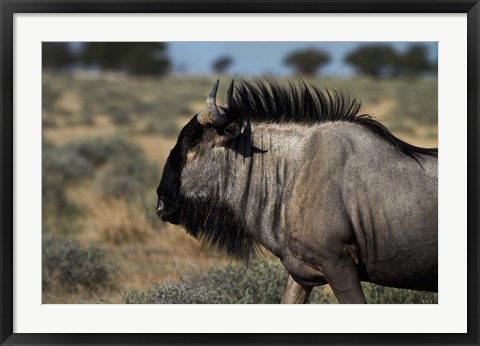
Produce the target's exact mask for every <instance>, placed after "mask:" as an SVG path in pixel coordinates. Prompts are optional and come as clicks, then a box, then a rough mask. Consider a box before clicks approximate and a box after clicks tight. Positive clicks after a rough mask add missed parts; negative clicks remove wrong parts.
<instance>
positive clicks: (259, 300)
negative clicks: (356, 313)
mask: <svg viewBox="0 0 480 346" xmlns="http://www.w3.org/2000/svg"><path fill="white" fill-rule="evenodd" d="M286 281H287V272H286V271H285V269H284V268H283V267H282V266H281V265H279V264H277V263H276V262H272V261H268V260H258V261H254V262H252V263H251V264H250V265H249V266H248V267H246V268H245V266H243V265H241V264H240V265H238V264H237V265H235V264H233V265H229V266H225V267H214V268H212V269H210V270H208V271H206V272H204V273H197V274H191V275H188V276H185V277H183V278H182V279H181V280H180V282H165V283H162V284H159V283H152V285H151V287H150V288H149V289H148V290H146V291H137V290H130V291H127V292H125V293H124V294H123V298H124V302H125V303H126V304H276V303H279V302H280V299H281V297H282V293H283V289H284V287H285V284H286ZM363 288H364V292H365V296H366V299H367V302H368V303H373V304H433V303H436V302H437V294H436V293H429V292H418V291H410V290H401V289H394V288H387V287H381V286H377V285H373V284H366V283H364V284H363ZM308 303H309V304H336V303H338V301H337V300H336V298H335V296H334V295H333V293H331V292H330V291H327V292H325V291H324V290H323V289H322V288H321V287H317V288H315V289H314V290H313V291H312V294H311V296H310V298H309V300H308Z"/></svg>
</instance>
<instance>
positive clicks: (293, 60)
mask: <svg viewBox="0 0 480 346" xmlns="http://www.w3.org/2000/svg"><path fill="white" fill-rule="evenodd" d="M329 62H330V55H329V54H328V53H327V52H325V51H322V50H319V49H314V48H309V49H304V50H298V51H294V52H292V53H290V54H289V55H287V56H286V57H285V59H284V60H283V63H284V64H285V65H288V66H291V67H293V68H294V69H295V71H296V72H297V73H299V74H302V75H305V76H313V75H315V74H316V73H317V72H319V70H320V69H321V68H322V67H323V66H325V65H326V64H328V63H329Z"/></svg>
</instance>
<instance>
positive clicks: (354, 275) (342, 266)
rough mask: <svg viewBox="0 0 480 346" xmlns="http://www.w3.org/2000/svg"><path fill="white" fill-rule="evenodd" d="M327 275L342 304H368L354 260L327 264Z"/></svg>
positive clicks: (325, 267)
mask: <svg viewBox="0 0 480 346" xmlns="http://www.w3.org/2000/svg"><path fill="white" fill-rule="evenodd" d="M324 269H325V277H326V279H327V281H328V283H329V284H330V287H331V288H332V291H333V293H334V294H335V297H337V299H338V301H339V302H340V303H341V304H366V303H367V301H366V300H365V295H364V294H363V290H362V286H361V284H360V279H359V276H358V271H357V268H356V267H355V265H354V263H353V261H339V262H337V263H335V264H330V265H325V266H324Z"/></svg>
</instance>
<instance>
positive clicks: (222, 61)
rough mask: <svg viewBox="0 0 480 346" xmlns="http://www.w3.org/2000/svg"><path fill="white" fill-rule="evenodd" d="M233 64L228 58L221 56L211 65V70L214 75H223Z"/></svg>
mask: <svg viewBox="0 0 480 346" xmlns="http://www.w3.org/2000/svg"><path fill="white" fill-rule="evenodd" d="M232 64H233V59H232V58H231V57H230V56H228V55H225V56H221V57H219V58H218V59H216V60H215V61H214V62H213V63H212V69H213V70H214V71H215V73H218V74H223V73H225V72H226V71H227V70H228V69H229V68H230V66H231V65H232Z"/></svg>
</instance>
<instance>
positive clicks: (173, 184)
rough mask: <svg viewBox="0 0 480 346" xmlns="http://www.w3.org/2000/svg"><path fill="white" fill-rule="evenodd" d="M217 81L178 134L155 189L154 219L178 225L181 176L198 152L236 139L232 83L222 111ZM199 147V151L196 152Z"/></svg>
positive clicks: (237, 118) (237, 122)
mask: <svg viewBox="0 0 480 346" xmlns="http://www.w3.org/2000/svg"><path fill="white" fill-rule="evenodd" d="M218 85H219V80H217V81H216V83H215V85H214V86H213V88H212V91H211V92H210V95H209V96H208V98H207V102H206V107H205V108H204V109H203V110H202V111H201V112H200V113H198V114H196V115H195V116H194V117H193V118H192V119H191V120H190V121H189V122H188V123H187V124H186V125H185V127H184V128H183V129H182V130H181V132H180V135H179V136H178V140H177V143H176V144H175V146H174V147H173V149H172V150H171V152H170V155H169V156H168V158H167V162H166V164H165V167H164V168H163V174H162V178H161V180H160V184H159V186H158V188H157V197H158V201H157V215H158V216H159V217H160V218H161V219H162V221H165V222H167V221H168V222H170V223H172V224H179V223H180V217H181V215H182V196H181V195H180V188H181V173H182V170H183V169H184V168H185V166H186V165H188V164H189V163H190V162H192V161H193V160H195V157H196V153H198V152H199V151H200V150H209V148H211V147H212V146H215V145H221V144H222V143H226V142H228V141H229V140H230V139H232V138H234V137H236V136H238V134H239V133H240V131H241V129H242V125H243V119H242V118H241V117H240V116H238V115H235V114H233V113H232V112H228V108H229V105H230V103H231V102H232V97H233V81H232V82H231V83H230V86H229V88H228V91H227V94H226V97H225V105H224V107H219V106H217V104H216V95H217V90H218ZM199 147H201V148H199Z"/></svg>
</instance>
